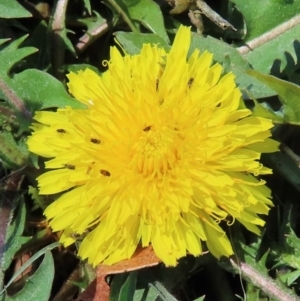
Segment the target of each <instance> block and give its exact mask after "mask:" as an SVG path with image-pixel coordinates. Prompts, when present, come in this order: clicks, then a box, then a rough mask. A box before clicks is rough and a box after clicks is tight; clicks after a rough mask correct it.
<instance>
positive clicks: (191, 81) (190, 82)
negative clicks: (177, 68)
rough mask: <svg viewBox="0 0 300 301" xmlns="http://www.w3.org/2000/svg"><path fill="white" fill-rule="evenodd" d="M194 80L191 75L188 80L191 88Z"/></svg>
mask: <svg viewBox="0 0 300 301" xmlns="http://www.w3.org/2000/svg"><path fill="white" fill-rule="evenodd" d="M193 82H194V79H193V78H192V77H191V78H190V79H189V81H188V87H189V88H191V87H192V84H193Z"/></svg>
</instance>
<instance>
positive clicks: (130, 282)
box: [119, 271, 138, 301]
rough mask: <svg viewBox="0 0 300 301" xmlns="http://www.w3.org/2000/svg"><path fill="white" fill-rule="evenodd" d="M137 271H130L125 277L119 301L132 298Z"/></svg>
mask: <svg viewBox="0 0 300 301" xmlns="http://www.w3.org/2000/svg"><path fill="white" fill-rule="evenodd" d="M137 273H138V272H137V271H134V272H131V273H130V274H129V276H128V278H127V279H126V281H125V283H124V284H123V285H122V287H121V289H120V295H119V301H122V300H133V296H134V292H135V287H136V280H137Z"/></svg>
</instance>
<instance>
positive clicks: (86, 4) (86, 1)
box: [83, 0, 92, 15]
mask: <svg viewBox="0 0 300 301" xmlns="http://www.w3.org/2000/svg"><path fill="white" fill-rule="evenodd" d="M83 1H84V6H85V7H86V9H87V11H88V13H89V14H90V15H91V14H92V8H91V2H90V0H83Z"/></svg>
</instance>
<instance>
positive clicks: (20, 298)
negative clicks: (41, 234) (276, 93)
mask: <svg viewBox="0 0 300 301" xmlns="http://www.w3.org/2000/svg"><path fill="white" fill-rule="evenodd" d="M53 279H54V262H53V257H52V255H51V252H50V251H47V252H46V253H45V257H44V259H43V261H42V263H41V264H40V266H39V268H38V269H37V271H36V272H35V273H34V275H33V276H31V277H29V279H28V280H27V281H26V283H25V286H24V288H23V289H22V290H21V291H20V292H18V293H16V294H15V295H14V296H12V297H6V298H5V299H4V301H28V300H32V301H33V300H38V301H48V300H49V297H50V294H51V289H52V282H53Z"/></svg>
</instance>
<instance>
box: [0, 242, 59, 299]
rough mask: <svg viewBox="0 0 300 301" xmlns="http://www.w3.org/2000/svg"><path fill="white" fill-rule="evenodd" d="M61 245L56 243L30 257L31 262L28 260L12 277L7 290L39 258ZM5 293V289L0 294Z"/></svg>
mask: <svg viewBox="0 0 300 301" xmlns="http://www.w3.org/2000/svg"><path fill="white" fill-rule="evenodd" d="M59 245H60V243H59V242H54V243H52V244H50V245H48V246H46V247H44V248H43V249H41V250H39V251H38V252H36V253H35V254H34V255H33V256H31V257H30V259H29V260H27V261H26V262H25V263H24V264H23V265H22V266H21V267H20V268H19V269H18V270H17V272H16V273H15V274H14V275H13V276H12V278H11V279H10V280H9V281H8V283H7V284H6V286H5V288H7V287H8V286H10V285H11V284H12V283H13V282H14V281H15V280H16V279H17V278H18V277H19V276H20V275H22V273H23V272H24V271H25V270H26V269H27V268H28V267H30V266H31V265H32V263H33V262H35V261H36V260H37V259H38V258H39V257H41V256H42V255H44V254H46V253H48V252H49V251H51V250H52V249H54V248H56V247H58V246H59ZM4 291H5V289H3V290H2V291H1V292H0V295H1V294H2V293H3V292H4Z"/></svg>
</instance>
